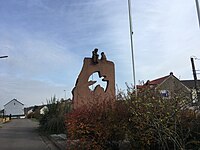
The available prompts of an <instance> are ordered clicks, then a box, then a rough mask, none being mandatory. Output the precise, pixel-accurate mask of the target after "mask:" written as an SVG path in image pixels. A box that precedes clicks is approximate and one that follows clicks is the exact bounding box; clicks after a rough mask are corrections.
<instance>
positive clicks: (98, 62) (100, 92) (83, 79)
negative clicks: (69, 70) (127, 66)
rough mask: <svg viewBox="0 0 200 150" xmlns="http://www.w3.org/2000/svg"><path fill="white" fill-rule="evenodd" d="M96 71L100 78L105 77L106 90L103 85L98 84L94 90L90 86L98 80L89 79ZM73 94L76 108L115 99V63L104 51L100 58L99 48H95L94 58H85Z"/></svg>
mask: <svg viewBox="0 0 200 150" xmlns="http://www.w3.org/2000/svg"><path fill="white" fill-rule="evenodd" d="M96 72H97V73H98V75H99V78H103V79H102V81H104V82H106V83H107V84H106V88H105V90H104V89H103V88H102V87H101V85H97V86H96V87H95V88H94V90H91V89H90V88H89V86H91V85H94V84H95V83H96V82H97V81H92V80H90V81H89V77H90V76H91V75H92V74H93V73H96ZM72 95H73V98H72V102H73V108H74V109H77V108H79V107H82V106H89V105H91V104H92V105H93V104H94V105H95V104H100V103H106V102H112V101H115V69H114V63H113V62H112V61H108V60H107V58H106V55H105V54H104V52H102V53H101V58H100V59H99V54H98V49H94V51H93V52H92V58H84V61H83V67H82V70H81V72H80V74H79V76H78V78H77V80H76V84H75V87H74V89H73V90H72Z"/></svg>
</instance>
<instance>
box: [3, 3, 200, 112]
mask: <svg viewBox="0 0 200 150" xmlns="http://www.w3.org/2000/svg"><path fill="white" fill-rule="evenodd" d="M131 3H132V5H131V14H132V23H133V32H134V34H133V44H134V58H135V59H134V61H135V71H136V76H135V77H136V81H137V84H139V83H141V82H142V81H144V82H146V81H147V80H153V79H156V78H159V77H162V76H166V75H168V74H169V73H170V72H173V73H174V75H175V76H176V77H177V78H179V79H181V80H184V79H193V76H192V69H191V62H190V57H191V56H195V57H197V58H200V28H199V26H198V19H197V13H196V7H195V1H194V0H169V1H164V0H151V1H149V0H132V1H131ZM94 48H98V49H99V53H100V52H102V51H103V52H104V53H105V54H106V56H107V59H108V60H110V61H113V62H114V63H115V80H116V87H117V88H118V89H121V90H126V84H125V83H128V84H129V85H131V84H133V74H132V60H131V49H130V35H129V19H128V0H117V1H116V0H0V56H3V55H8V58H5V59H0V68H1V69H0V83H1V86H0V109H2V108H3V105H4V104H6V103H7V102H8V101H10V100H12V99H14V98H16V99H18V100H19V101H20V102H22V103H24V105H25V107H28V106H33V105H40V104H45V103H46V102H47V100H48V99H51V97H52V96H54V95H55V96H56V97H57V98H58V99H60V98H65V97H66V98H71V97H72V95H71V90H72V89H73V87H74V85H75V82H76V79H77V77H78V75H79V73H80V71H81V68H82V65H83V59H84V57H91V54H92V51H93V49H94ZM195 65H196V69H200V60H198V59H196V60H195ZM199 76H200V75H199Z"/></svg>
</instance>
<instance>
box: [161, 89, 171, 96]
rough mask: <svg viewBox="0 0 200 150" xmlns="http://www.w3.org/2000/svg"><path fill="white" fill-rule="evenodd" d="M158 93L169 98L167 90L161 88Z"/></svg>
mask: <svg viewBox="0 0 200 150" xmlns="http://www.w3.org/2000/svg"><path fill="white" fill-rule="evenodd" d="M160 94H161V96H162V97H164V98H169V91H168V90H161V91H160Z"/></svg>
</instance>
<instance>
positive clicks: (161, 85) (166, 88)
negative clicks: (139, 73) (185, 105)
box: [138, 72, 191, 99]
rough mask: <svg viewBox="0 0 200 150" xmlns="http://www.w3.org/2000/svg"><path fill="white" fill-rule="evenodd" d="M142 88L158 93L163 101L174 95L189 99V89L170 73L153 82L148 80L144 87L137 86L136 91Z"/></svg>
mask: <svg viewBox="0 0 200 150" xmlns="http://www.w3.org/2000/svg"><path fill="white" fill-rule="evenodd" d="M144 88H151V89H155V90H156V91H159V92H160V94H161V96H162V97H163V98H165V99H168V98H172V97H174V96H176V95H180V96H184V97H188V98H190V97H191V93H190V89H189V88H188V87H187V86H186V85H184V84H183V83H182V82H181V81H180V80H179V79H178V78H176V77H175V76H174V75H173V73H172V72H171V73H170V74H169V75H167V76H164V77H160V78H157V79H154V80H151V81H150V80H148V81H147V82H146V83H145V84H144V85H140V86H138V90H140V89H144Z"/></svg>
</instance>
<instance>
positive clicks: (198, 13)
mask: <svg viewBox="0 0 200 150" xmlns="http://www.w3.org/2000/svg"><path fill="white" fill-rule="evenodd" d="M195 1H196V8H197V16H198V21H199V28H200V10H199V1H198V0H195Z"/></svg>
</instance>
